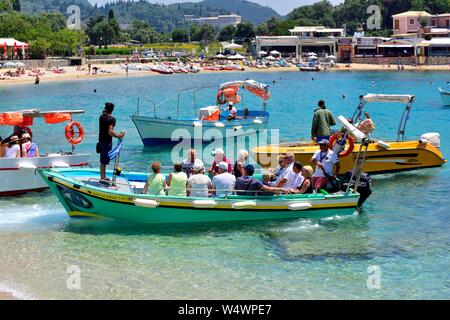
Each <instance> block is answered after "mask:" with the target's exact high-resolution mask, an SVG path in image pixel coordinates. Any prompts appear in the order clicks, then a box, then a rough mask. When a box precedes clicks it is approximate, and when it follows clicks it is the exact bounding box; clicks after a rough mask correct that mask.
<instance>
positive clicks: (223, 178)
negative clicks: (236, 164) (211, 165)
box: [212, 161, 236, 197]
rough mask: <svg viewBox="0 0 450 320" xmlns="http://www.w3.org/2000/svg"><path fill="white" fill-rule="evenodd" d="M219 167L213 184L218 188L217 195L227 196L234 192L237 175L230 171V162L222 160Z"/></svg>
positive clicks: (214, 187)
mask: <svg viewBox="0 0 450 320" xmlns="http://www.w3.org/2000/svg"><path fill="white" fill-rule="evenodd" d="M218 167H219V174H218V175H216V176H214V177H213V179H212V186H213V189H215V190H216V196H217V197H225V196H227V195H230V194H232V192H233V190H234V185H235V184H236V177H235V176H234V175H232V174H231V173H229V172H228V163H226V162H224V161H222V162H220V163H219V165H218Z"/></svg>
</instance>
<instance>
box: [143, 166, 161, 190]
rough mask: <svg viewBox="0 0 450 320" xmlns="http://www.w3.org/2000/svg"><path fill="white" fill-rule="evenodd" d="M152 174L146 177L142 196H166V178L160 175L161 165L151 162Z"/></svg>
mask: <svg viewBox="0 0 450 320" xmlns="http://www.w3.org/2000/svg"><path fill="white" fill-rule="evenodd" d="M151 168H152V171H153V173H152V174H149V175H148V177H147V182H146V183H145V185H144V191H143V193H144V194H151V195H153V196H165V195H166V192H165V190H166V187H167V185H166V177H165V176H164V175H163V174H161V163H159V162H153V163H152V164H151Z"/></svg>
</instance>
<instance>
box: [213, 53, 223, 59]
mask: <svg viewBox="0 0 450 320" xmlns="http://www.w3.org/2000/svg"><path fill="white" fill-rule="evenodd" d="M215 58H217V59H223V58H225V56H224V55H223V54H221V53H219V54H218V55H217V56H215Z"/></svg>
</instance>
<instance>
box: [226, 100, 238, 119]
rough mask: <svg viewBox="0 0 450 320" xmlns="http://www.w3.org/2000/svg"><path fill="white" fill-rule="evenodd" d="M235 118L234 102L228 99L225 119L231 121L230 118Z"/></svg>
mask: <svg viewBox="0 0 450 320" xmlns="http://www.w3.org/2000/svg"><path fill="white" fill-rule="evenodd" d="M236 119H238V116H237V110H236V108H235V107H234V103H233V102H231V101H230V102H229V103H228V118H227V120H228V121H232V120H236Z"/></svg>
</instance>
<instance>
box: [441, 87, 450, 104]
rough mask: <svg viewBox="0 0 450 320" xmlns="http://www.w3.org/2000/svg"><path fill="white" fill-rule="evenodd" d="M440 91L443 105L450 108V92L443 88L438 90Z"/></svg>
mask: <svg viewBox="0 0 450 320" xmlns="http://www.w3.org/2000/svg"><path fill="white" fill-rule="evenodd" d="M438 90H439V93H440V94H441V100H442V104H443V105H444V106H450V91H447V90H444V89H442V88H438Z"/></svg>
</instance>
